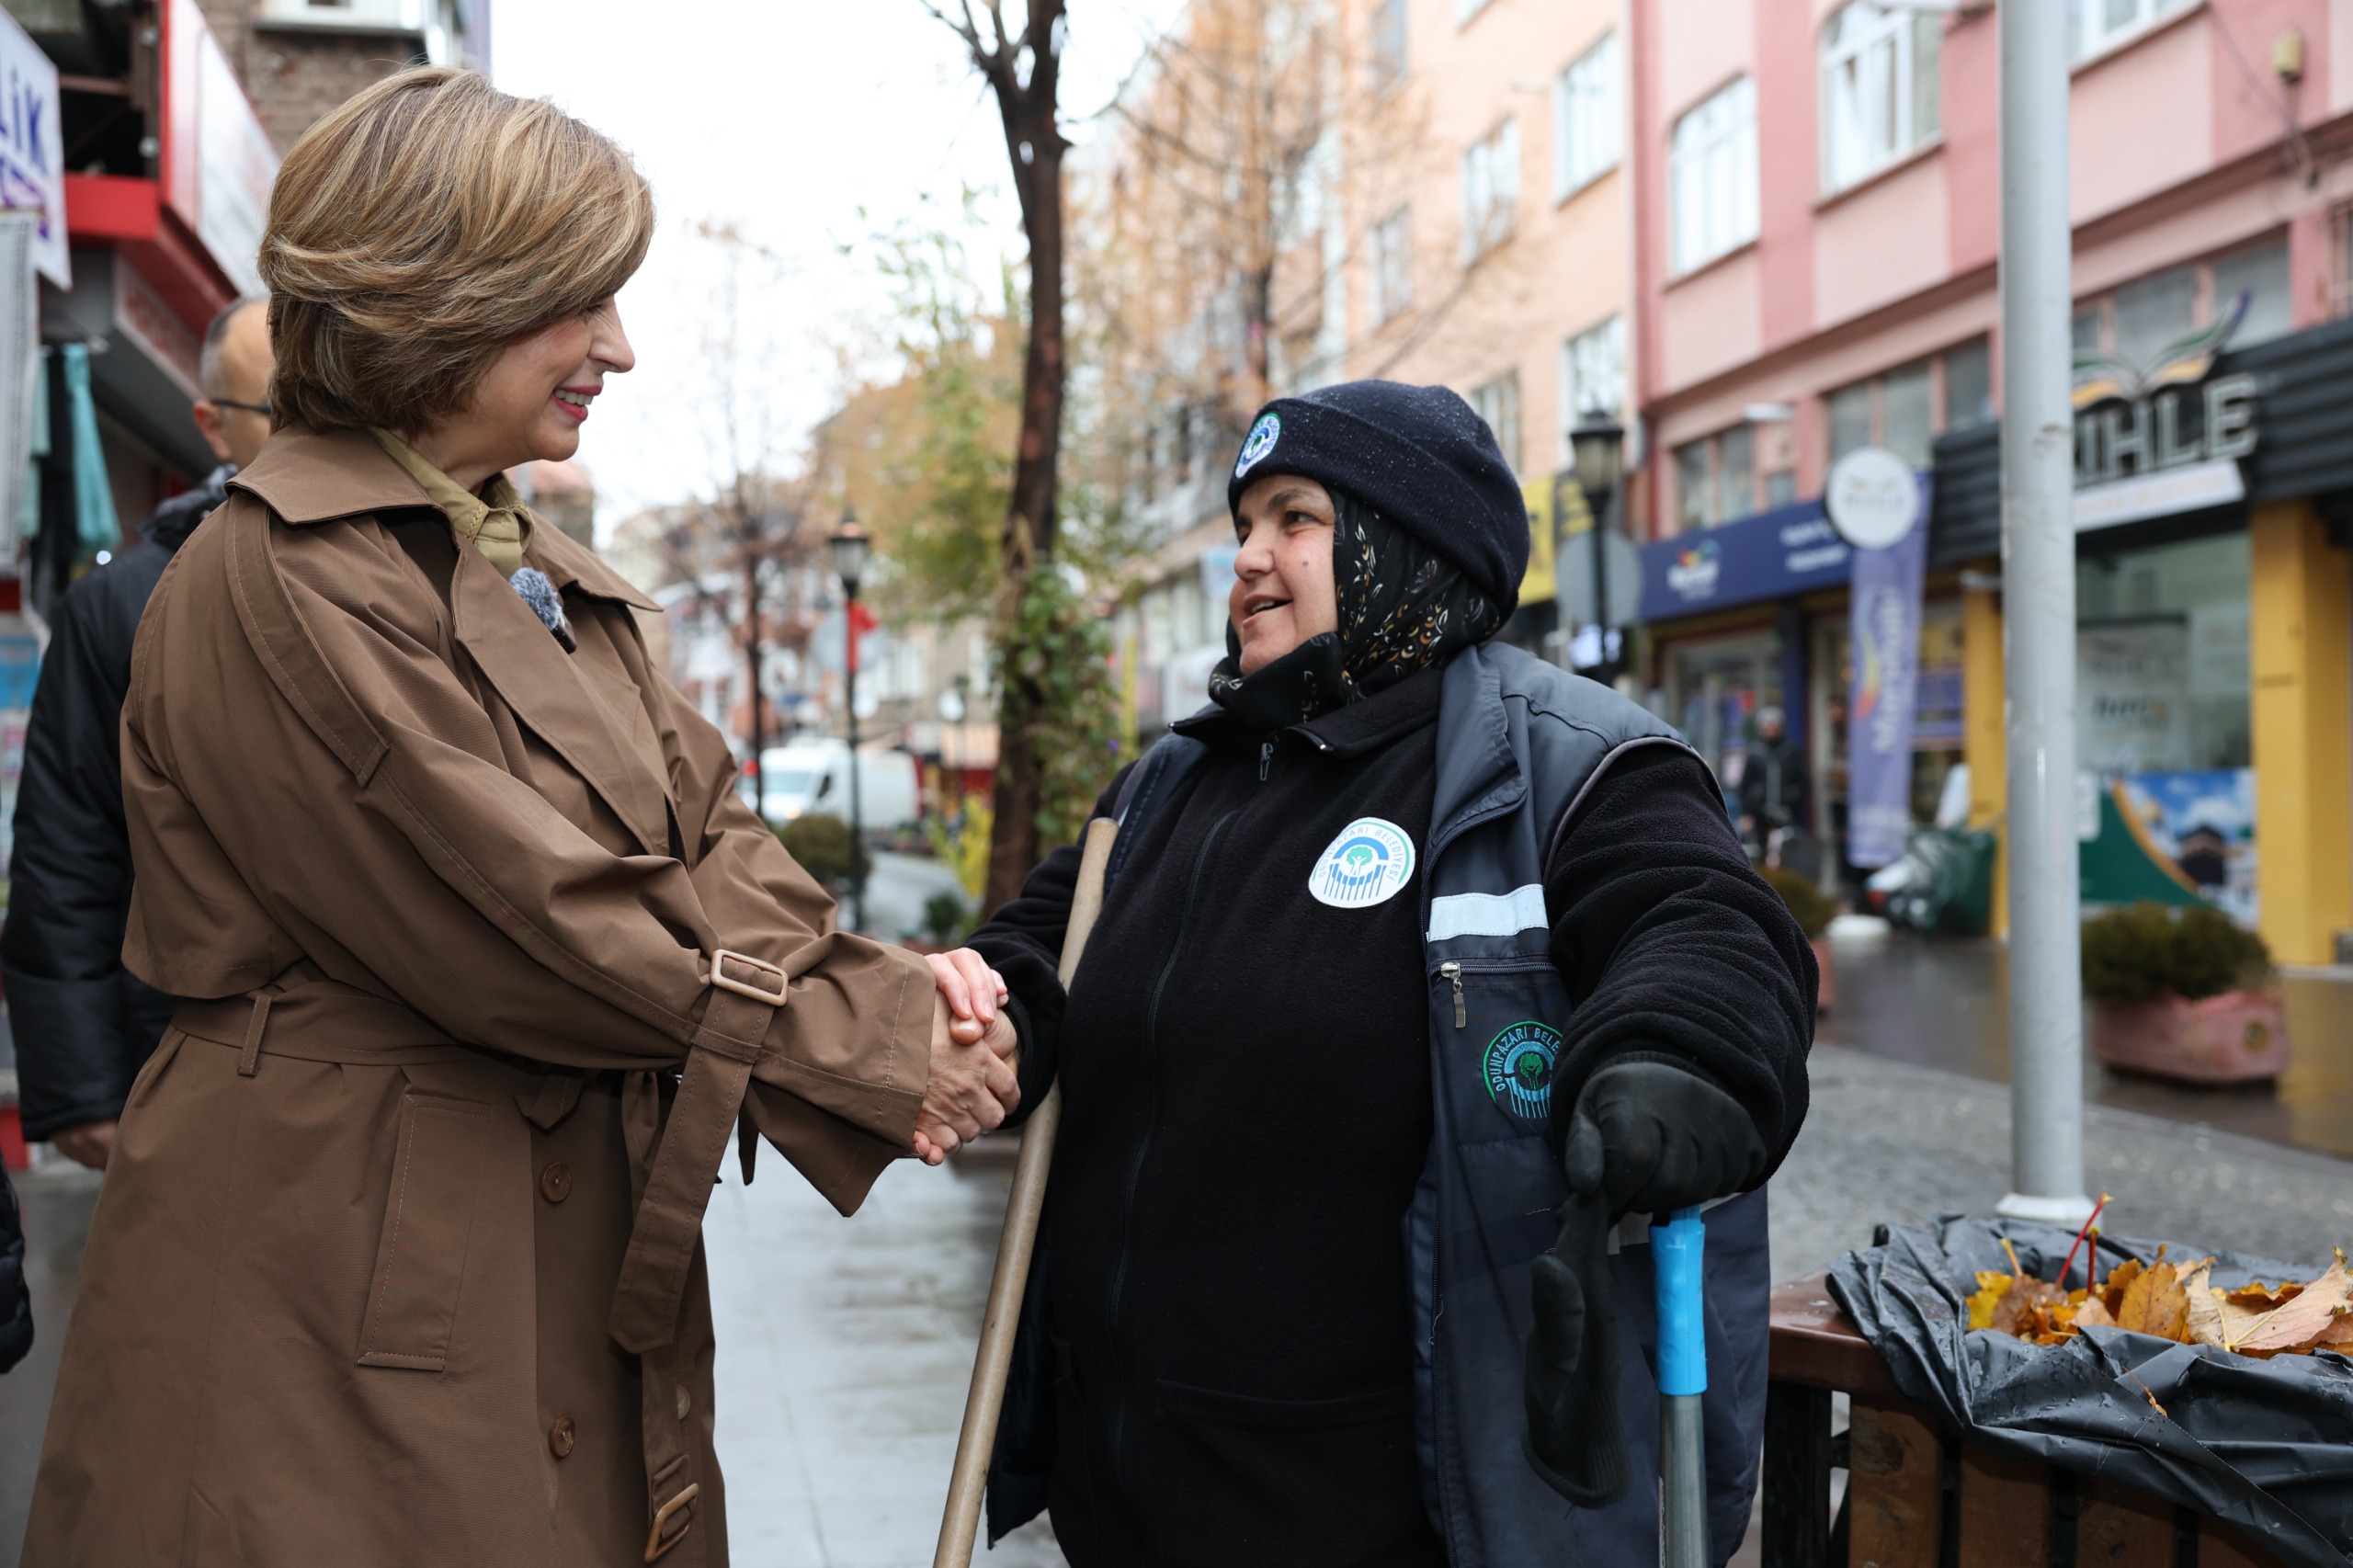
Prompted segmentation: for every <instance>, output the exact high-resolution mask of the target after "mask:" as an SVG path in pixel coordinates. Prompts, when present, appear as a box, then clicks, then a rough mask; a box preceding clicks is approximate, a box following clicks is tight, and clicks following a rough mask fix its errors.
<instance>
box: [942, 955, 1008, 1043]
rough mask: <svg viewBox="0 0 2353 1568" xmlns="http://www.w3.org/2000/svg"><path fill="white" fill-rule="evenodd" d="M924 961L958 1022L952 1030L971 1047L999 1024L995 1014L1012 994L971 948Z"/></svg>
mask: <svg viewBox="0 0 2353 1568" xmlns="http://www.w3.org/2000/svg"><path fill="white" fill-rule="evenodd" d="M923 961H924V962H926V963H927V964H929V965H931V978H932V981H933V983H935V984H937V985H938V987H939V996H940V1000H942V1001H944V1002H946V1003H947V1004H948V1010H949V1012H950V1013H953V1014H954V1015H955V1021H954V1022H953V1023H951V1024H950V1025H949V1028H950V1029H951V1031H953V1033H954V1034H955V1036H956V1038H957V1040H960V1041H961V1042H963V1043H965V1044H967V1045H969V1044H971V1043H972V1041H973V1040H978V1039H980V1038H981V1037H982V1036H983V1034H985V1033H987V1032H988V1028H989V1026H990V1025H992V1024H994V1023H995V1022H996V1010H997V1009H998V1008H999V1007H1001V1006H1004V1005H1005V999H1006V996H1007V995H1008V994H1009V993H1008V992H1007V991H1006V988H1005V978H1004V976H1002V975H1000V974H998V973H997V971H995V970H993V969H991V968H990V967H989V963H988V960H986V959H984V958H983V957H981V955H980V954H978V953H976V952H974V951H973V950H972V949H970V948H959V949H956V950H955V951H954V952H952V953H929V954H926V955H925V958H924V960H923Z"/></svg>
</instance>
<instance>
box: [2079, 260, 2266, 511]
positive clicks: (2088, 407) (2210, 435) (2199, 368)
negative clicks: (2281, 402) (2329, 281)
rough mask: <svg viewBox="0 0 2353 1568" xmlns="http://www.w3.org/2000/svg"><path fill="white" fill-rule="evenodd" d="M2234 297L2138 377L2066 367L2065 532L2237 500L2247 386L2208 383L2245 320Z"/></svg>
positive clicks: (2108, 367) (2247, 423) (2248, 428)
mask: <svg viewBox="0 0 2353 1568" xmlns="http://www.w3.org/2000/svg"><path fill="white" fill-rule="evenodd" d="M2247 298H2248V297H2247V295H2245V293H2241V294H2240V295H2239V296H2238V297H2237V298H2236V299H2234V300H2233V301H2231V302H2230V304H2229V305H2228V306H2227V307H2226V308H2224V309H2223V310H2222V312H2221V313H2220V314H2219V315H2218V316H2217V317H2216V318H2215V321H2214V324H2212V325H2211V326H2209V327H2208V328H2206V330H2205V331H2203V332H2200V333H2199V334H2198V335H2195V336H2193V337H2188V338H2185V339H2184V340H2183V341H2181V342H2179V343H2177V344H2175V345H2173V346H2172V347H2169V348H2167V349H2165V351H2164V352H2163V353H2162V354H2160V355H2159V356H2158V358H2157V361H2156V363H2155V364H2154V365H2152V366H2148V367H2146V368H2143V367H2140V366H2134V365H2128V364H2126V363H2125V362H2124V361H2122V360H2120V359H2111V358H2101V357H2098V356H2086V357H2084V358H2078V359H2077V360H2076V361H2075V392H2074V403H2075V528H2077V530H2078V531H2082V530H2085V529H2090V528H2112V527H2114V526H2116V525H2117V524H2120V523H2130V522H2137V521H2139V520H2140V519H2142V518H2143V517H2168V516H2171V515H2173V514H2176V513H2179V512H2192V511H2197V510H2200V508H2202V507H2207V506H2228V505H2230V504H2231V503H2233V502H2236V501H2242V500H2245V498H2246V486H2245V482H2244V481H2243V480H2242V479H2241V477H2240V474H2239V466H2238V463H2239V460H2240V459H2241V458H2244V457H2246V456H2248V455H2250V454H2251V453H2253V452H2254V450H2255V448H2256V438H2257V436H2258V434H2259V431H2258V428H2257V426H2256V417H2255V415H2256V408H2255V396H2256V381H2255V378H2254V377H2253V376H2251V375H2248V374H2246V373H2245V372H2244V371H2240V372H2236V373H2234V374H2232V375H2227V376H2217V375H2214V374H2213V369H2214V361H2215V359H2216V358H2217V357H2218V356H2219V355H2220V354H2221V353H2222V349H2223V347H2224V346H2225V345H2226V344H2228V343H2229V342H2230V340H2231V335H2232V334H2234V333H2235V332H2236V331H2237V330H2238V326H2239V323H2240V322H2241V321H2243V320H2244V319H2245V316H2246V309H2247Z"/></svg>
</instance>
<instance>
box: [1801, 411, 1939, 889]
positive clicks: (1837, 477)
mask: <svg viewBox="0 0 2353 1568" xmlns="http://www.w3.org/2000/svg"><path fill="white" fill-rule="evenodd" d="M1824 498H1825V504H1826V505H1827V506H1829V508H1830V515H1831V517H1833V519H1834V520H1835V521H1836V524H1837V526H1838V531H1839V532H1840V533H1841V534H1843V535H1845V536H1846V538H1847V539H1848V540H1852V541H1853V542H1854V543H1855V545H1856V547H1857V548H1856V550H1855V556H1854V577H1853V583H1854V588H1853V605H1852V608H1851V611H1850V613H1849V616H1848V620H1847V625H1848V629H1849V636H1850V637H1851V638H1852V640H1853V649H1854V653H1853V659H1852V661H1851V662H1852V665H1853V668H1854V675H1853V678H1852V680H1851V681H1850V683H1849V687H1848V692H1847V713H1848V715H1849V720H1848V731H1847V735H1848V740H1849V743H1850V755H1849V757H1848V765H1849V768H1850V776H1849V781H1848V785H1847V859H1849V860H1850V861H1852V862H1853V863H1854V864H1856V865H1858V866H1863V867H1878V866H1885V865H1889V864H1892V863H1893V861H1895V860H1896V859H1898V858H1901V857H1902V855H1903V854H1904V840H1905V839H1906V837H1907V836H1908V835H1909V834H1910V832H1911V826H1912V722H1913V720H1914V718H1915V713H1916V703H1917V690H1916V687H1917V683H1918V676H1919V665H1920V598H1921V588H1922V584H1923V579H1924V578H1925V576H1926V574H1927V561H1928V530H1927V527H1926V526H1924V518H1925V517H1927V510H1928V508H1927V480H1926V479H1925V478H1924V477H1922V476H1919V475H1916V474H1915V473H1914V472H1912V470H1911V469H1910V468H1909V467H1908V466H1906V464H1905V463H1904V460H1903V459H1901V458H1899V457H1897V456H1896V455H1895V454H1894V453H1893V452H1891V451H1888V450H1887V449H1884V448H1880V447H1865V448H1863V449H1860V450H1859V451H1853V452H1849V453H1847V455H1846V456H1845V457H1843V458H1840V459H1839V460H1838V463H1837V465H1836V467H1835V468H1833V469H1832V470H1831V471H1830V483H1829V484H1828V486H1827V487H1826V489H1825V492H1824Z"/></svg>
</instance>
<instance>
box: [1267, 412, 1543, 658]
mask: <svg viewBox="0 0 2353 1568" xmlns="http://www.w3.org/2000/svg"><path fill="white" fill-rule="evenodd" d="M1270 473H1295V474H1298V475H1300V476H1301V477H1302V478H1305V479H1313V480H1315V481H1317V482H1318V483H1322V484H1324V486H1326V487H1327V488H1330V489H1334V490H1347V491H1349V492H1352V493H1353V494H1357V495H1359V496H1361V497H1363V498H1364V500H1366V501H1367V502H1369V503H1370V504H1371V505H1372V506H1374V507H1375V508H1377V509H1378V510H1379V511H1380V512H1381V513H1382V514H1383V515H1384V516H1386V517H1388V518H1389V520H1390V521H1391V522H1392V523H1394V524H1395V525H1396V526H1397V527H1398V528H1401V529H1403V530H1404V532H1406V533H1408V534H1411V535H1412V536H1413V537H1414V538H1415V539H1417V540H1420V541H1421V542H1422V543H1423V544H1425V545H1427V546H1428V547H1429V549H1430V551H1432V553H1434V554H1436V555H1437V556H1438V557H1439V558H1440V559H1441V560H1444V561H1448V562H1452V563H1453V564H1454V565H1456V566H1458V567H1460V568H1461V572H1462V575H1463V577H1464V578H1465V579H1466V580H1467V581H1468V582H1469V583H1470V584H1471V585H1472V587H1475V588H1477V589H1478V590H1479V591H1480V592H1481V593H1483V594H1484V595H1486V596H1487V597H1488V598H1490V599H1492V600H1493V601H1494V602H1495V605H1496V607H1497V608H1498V610H1499V611H1500V613H1502V614H1503V615H1506V616H1507V615H1509V614H1510V613H1511V612H1512V609H1513V608H1514V607H1515V606H1516V605H1518V603H1519V579H1520V577H1521V575H1522V574H1525V573H1526V572H1527V570H1528V505H1527V502H1526V501H1525V500H1523V499H1522V497H1521V495H1520V494H1519V482H1518V480H1516V479H1514V478H1513V477H1512V472H1511V465H1510V464H1509V463H1507V462H1506V461H1504V454H1503V449H1502V448H1501V447H1498V446H1497V445H1496V444H1495V432H1494V431H1492V430H1490V429H1488V428H1487V422H1486V421H1485V420H1483V419H1482V418H1480V417H1479V415H1477V414H1476V413H1475V412H1473V411H1472V407H1471V405H1470V404H1469V403H1465V402H1463V401H1462V399H1461V397H1460V396H1459V395H1457V394H1456V393H1454V392H1449V391H1448V390H1447V389H1446V388H1444V387H1409V386H1406V385H1405V384H1404V383H1403V382H1401V381H1344V382H1342V383H1340V384H1339V385H1337V386H1330V387H1323V388H1320V389H1318V390H1317V391H1314V392H1308V393H1305V394H1304V395H1302V396H1300V397H1279V398H1277V399H1275V401H1274V402H1272V403H1268V404H1267V406H1266V407H1264V408H1262V409H1260V410H1259V411H1258V417H1257V418H1256V419H1255V420H1253V421H1252V422H1251V425H1250V434H1249V435H1248V436H1247V437H1245V438H1244V440H1243V442H1242V451H1241V455H1240V456H1238V457H1237V458H1235V459H1234V462H1233V480H1232V481H1231V482H1230V483H1228V484H1227V485H1226V487H1225V502H1226V506H1227V508H1228V509H1229V510H1232V509H1235V508H1238V507H1239V506H1240V505H1241V501H1242V493H1243V492H1244V491H1245V490H1246V489H1248V488H1249V487H1250V484H1251V482H1252V481H1254V480H1258V479H1263V478H1265V477H1266V476H1267V474H1270Z"/></svg>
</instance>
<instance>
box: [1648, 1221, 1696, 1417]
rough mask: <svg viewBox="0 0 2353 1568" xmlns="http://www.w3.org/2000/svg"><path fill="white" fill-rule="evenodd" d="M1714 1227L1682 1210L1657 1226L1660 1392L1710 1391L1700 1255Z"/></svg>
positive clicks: (1653, 1235)
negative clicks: (1701, 1295) (1700, 1277)
mask: <svg viewBox="0 0 2353 1568" xmlns="http://www.w3.org/2000/svg"><path fill="white" fill-rule="evenodd" d="M1707 1235H1708V1228H1707V1226H1706V1224H1705V1223H1704V1222H1703V1221H1701V1220H1700V1218H1699V1210H1697V1209H1677V1210H1675V1211H1674V1212H1673V1213H1672V1214H1671V1215H1669V1216H1668V1217H1667V1221H1666V1223H1665V1224H1664V1225H1653V1226H1652V1227H1651V1254H1652V1258H1653V1267H1654V1270H1655V1272H1656V1277H1657V1283H1658V1392H1661V1393H1663V1394H1668V1395H1675V1394H1697V1393H1705V1392H1708V1340H1707V1333H1706V1325H1705V1324H1704V1322H1703V1320H1702V1313H1701V1310H1700V1305H1699V1301H1700V1290H1699V1255H1700V1253H1701V1251H1702V1250H1703V1248H1704V1247H1705V1246H1706V1244H1707Z"/></svg>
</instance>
